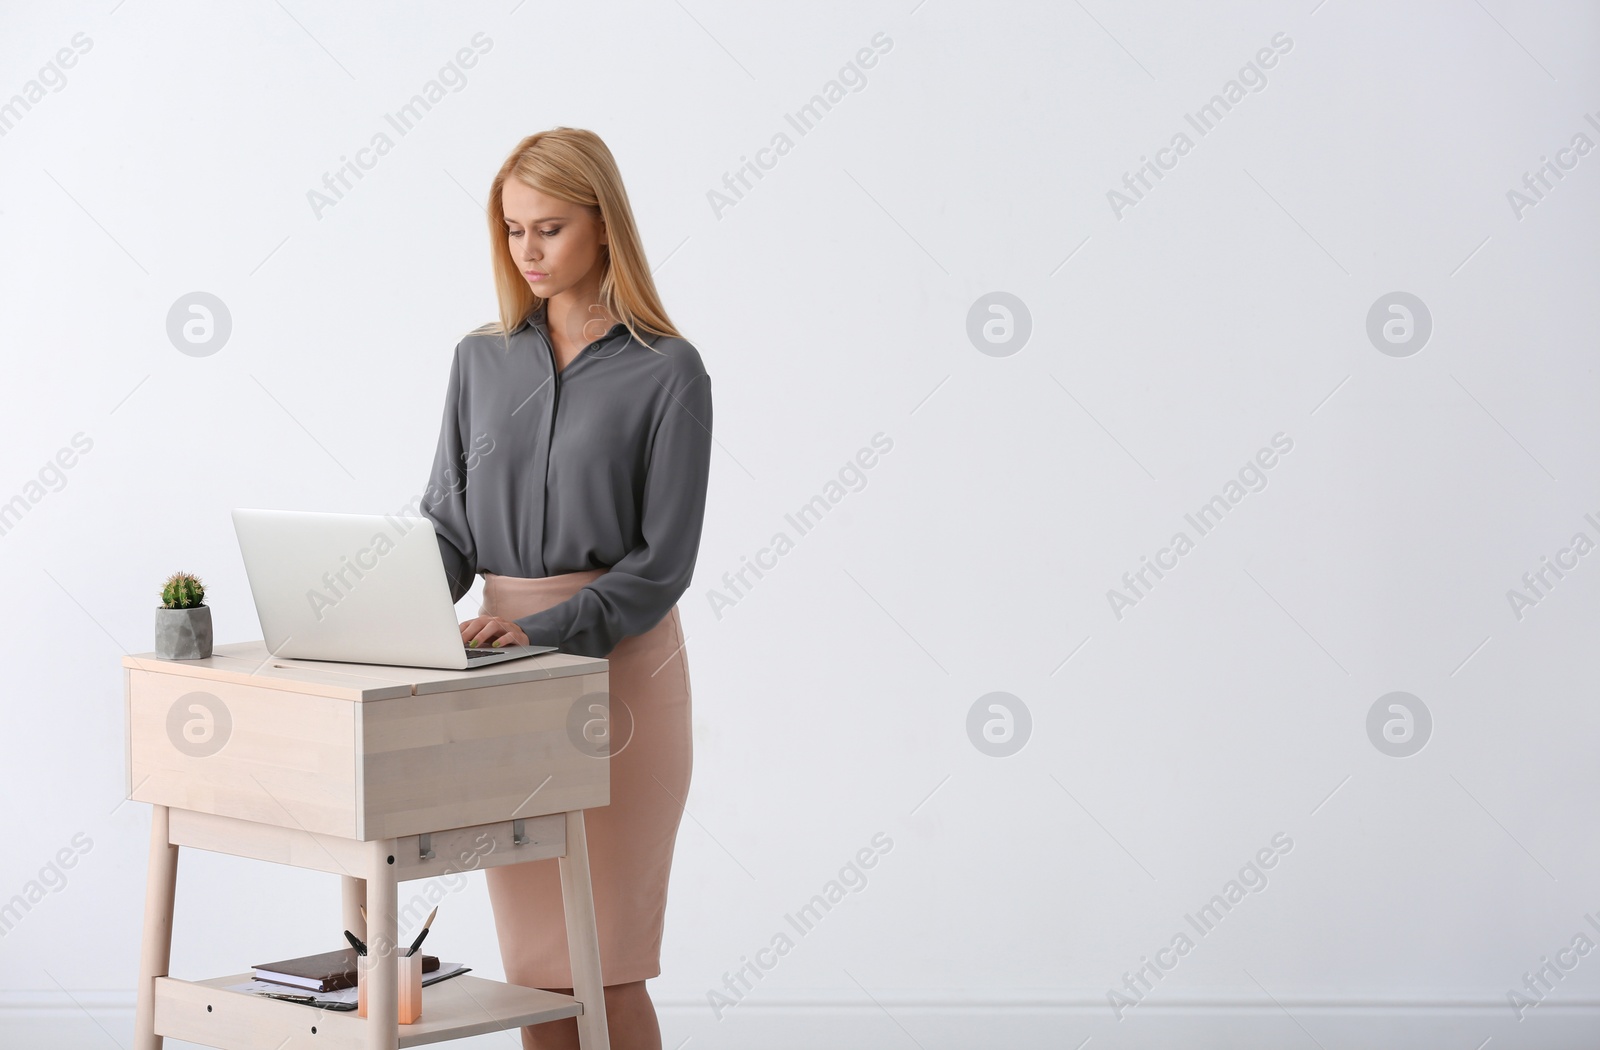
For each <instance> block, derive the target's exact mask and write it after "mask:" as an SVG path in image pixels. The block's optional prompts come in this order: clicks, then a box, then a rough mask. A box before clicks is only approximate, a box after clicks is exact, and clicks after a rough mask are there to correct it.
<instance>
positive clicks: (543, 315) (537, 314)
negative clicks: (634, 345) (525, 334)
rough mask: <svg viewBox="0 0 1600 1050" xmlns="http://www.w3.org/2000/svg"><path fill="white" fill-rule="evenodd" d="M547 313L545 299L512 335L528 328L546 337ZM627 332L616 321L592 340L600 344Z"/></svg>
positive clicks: (547, 302)
mask: <svg viewBox="0 0 1600 1050" xmlns="http://www.w3.org/2000/svg"><path fill="white" fill-rule="evenodd" d="M549 313H550V300H548V299H546V300H545V301H544V302H542V303H540V304H539V305H538V306H537V307H535V308H534V310H533V311H532V312H531V313H529V314H528V316H527V317H524V318H523V319H522V323H521V324H519V325H517V327H516V328H514V329H512V334H513V335H514V334H516V333H517V332H520V331H522V329H524V328H530V327H531V328H538V329H541V330H543V331H544V332H545V333H546V335H548V334H549V331H550V327H549V324H548V318H549ZM627 330H628V326H627V325H625V324H623V323H622V322H621V321H618V322H617V323H616V324H614V325H612V326H611V330H610V331H608V332H607V333H606V334H605V335H603V336H601V337H600V339H596V340H594V342H600V341H601V340H603V339H610V338H611V337H612V336H614V335H616V334H617V333H618V332H626V331H627Z"/></svg>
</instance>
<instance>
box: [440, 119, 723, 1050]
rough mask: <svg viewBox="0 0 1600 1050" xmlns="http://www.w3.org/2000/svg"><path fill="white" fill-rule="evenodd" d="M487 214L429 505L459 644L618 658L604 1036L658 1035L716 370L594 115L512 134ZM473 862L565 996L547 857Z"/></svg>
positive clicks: (530, 976)
mask: <svg viewBox="0 0 1600 1050" xmlns="http://www.w3.org/2000/svg"><path fill="white" fill-rule="evenodd" d="M489 231H490V248H491V253H490V254H491V258H492V260H493V266H494V279H495V287H496V291H497V293H498V296H499V313H500V320H499V321H498V322H494V323H491V324H488V325H485V326H483V327H482V328H479V329H477V330H475V331H473V332H471V333H469V334H468V335H467V336H466V337H465V338H464V339H462V341H461V343H460V344H459V345H458V346H457V347H456V351H455V360H454V362H453V363H452V364H451V366H450V383H449V388H448V392H447V395H446V400H445V412H444V424H443V427H442V429H441V432H440V435H439V447H438V452H437V454H436V456H435V458H434V463H433V473H432V478H431V480H430V484H429V490H428V491H429V492H430V493H434V492H437V493H440V494H441V495H440V496H439V498H438V500H437V502H432V501H430V500H424V511H425V513H426V514H427V515H428V517H429V518H430V519H432V521H433V523H434V527H435V529H436V531H437V533H438V537H439V550H440V553H441V554H442V555H443V558H444V564H445V571H446V573H447V574H448V576H449V578H450V587H451V595H452V597H453V598H455V599H456V600H457V601H459V600H460V599H461V597H462V596H463V595H465V594H466V592H467V591H468V589H469V587H470V584H471V578H472V574H473V573H474V572H481V573H482V574H483V577H484V591H483V606H482V609H481V610H480V612H481V614H482V615H479V616H477V617H474V618H473V619H471V620H468V621H466V622H465V623H463V624H462V625H461V638H462V640H463V641H464V642H465V643H467V644H469V645H473V644H476V645H527V644H534V645H553V646H556V647H557V648H558V649H560V650H561V651H562V652H567V653H576V654H578V655H580V656H597V657H605V658H607V659H609V660H610V661H611V664H610V687H611V713H612V721H613V724H614V730H613V736H614V739H613V742H612V745H611V757H610V759H609V761H610V765H611V804H610V805H608V806H605V807H602V808H599V809H592V810H589V811H588V812H587V814H586V816H585V823H586V825H587V831H588V839H589V864H590V872H591V879H592V882H593V885H594V902H595V923H596V926H597V927H598V931H599V938H600V969H601V980H602V983H603V984H604V985H605V1000H606V1020H607V1026H608V1028H609V1029H610V1036H611V1045H612V1046H613V1047H616V1048H617V1050H633V1048H648V1050H659V1048H660V1046H661V1034H660V1029H659V1028H658V1026H657V1021H656V1014H655V1008H654V1006H653V1005H652V1004H651V1002H650V998H649V995H648V994H647V993H646V991H645V984H644V982H645V979H646V978H650V977H656V976H658V975H659V974H660V973H661V964H660V953H661V936H662V925H663V919H664V916H665V912H666V899H667V875H668V872H669V870H670V868H671V866H672V850H673V843H674V840H675V839H676V837H677V831H678V824H679V819H680V816H681V812H682V806H683V801H684V799H685V798H686V797H687V794H688V790H689V773H690V767H691V760H692V748H691V736H690V725H689V700H690V697H689V671H688V664H687V654H686V653H685V651H684V648H683V631H682V629H681V627H680V625H679V620H678V610H677V606H676V604H675V603H676V602H677V600H678V598H679V596H680V595H682V594H683V592H684V590H685V589H686V588H687V587H688V585H689V578H690V575H691V574H692V573H693V570H694V563H695V555H696V553H697V551H698V549H699V545H700V529H701V523H702V521H703V519H704V514H705V498H706V481H707V476H708V473H709V468H710V458H711V379H710V377H708V376H707V375H706V372H705V368H704V367H703V366H702V364H701V361H700V354H699V352H698V351H696V349H695V348H694V347H693V346H692V345H691V344H690V343H688V342H687V341H685V340H684V339H683V338H682V337H681V336H680V335H679V334H678V331H677V329H675V328H674V327H673V326H672V322H671V321H670V320H668V318H667V315H666V311H665V310H663V309H662V307H661V303H660V300H659V299H658V298H657V297H656V290H655V284H654V282H653V281H652V280H651V278H650V270H649V267H648V266H647V265H646V263H645V257H644V252H643V250H642V249H641V247H640V245H639V236H638V233H637V232H636V230H635V228H634V223H633V215H632V213H631V211H630V208H629V204H628V197H627V193H626V192H625V191H624V190H623V187H622V179H621V177H620V175H619V174H618V173H617V167H616V162H615V160H613V158H612V156H611V152H610V150H608V149H607V148H606V146H605V143H603V142H602V141H601V140H600V138H599V137H598V136H597V135H595V134H594V133H593V132H589V131H584V130H580V129H576V128H564V127H562V128H555V129H553V130H551V131H544V132H540V133H539V134H537V135H530V136H529V137H527V138H525V139H523V140H522V142H520V143H518V144H517V147H516V149H515V150H513V151H512V153H511V156H510V157H508V158H507V159H506V162H505V163H504V164H503V165H501V167H500V171H499V173H498V174H496V175H495V178H494V182H493V184H492V185H491V186H490V190H489ZM485 435H486V436H488V437H489V438H490V439H491V440H490V442H489V444H488V446H487V450H485V449H484V447H483V446H482V445H481V444H480V441H481V438H482V437H483V436H485ZM469 443H470V445H471V450H470V451H471V452H472V459H471V461H470V463H469V461H468V452H469V447H468V446H469ZM462 477H465V478H466V484H465V485H451V484H448V483H447V482H448V481H449V479H452V478H454V479H457V480H459V479H460V478H462ZM630 716H631V724H630ZM485 877H486V878H487V880H488V886H489V899H490V902H491V904H492V905H493V907H494V916H495V926H496V930H497V933H498V935H499V939H500V954H501V958H502V960H503V961H504V964H505V970H506V978H507V980H509V981H510V982H511V983H513V984H519V985H523V986H525V987H530V988H546V989H551V990H555V991H560V992H563V993H566V994H571V992H572V975H571V970H570V968H569V964H568V958H567V937H566V925H565V919H564V913H563V909H562V902H561V881H560V875H559V871H558V868H557V862H556V861H555V860H544V861H533V862H530V863H526V864H512V865H505V866H502V867H494V868H488V869H485ZM577 1032H578V1028H577V1023H576V1022H575V1021H573V1020H571V1019H564V1020H561V1021H555V1022H550V1023H547V1024H543V1025H536V1026H531V1027H527V1028H524V1029H523V1030H522V1043H523V1046H524V1047H527V1048H546V1047H552V1048H553V1047H576V1046H577V1045H578V1035H577Z"/></svg>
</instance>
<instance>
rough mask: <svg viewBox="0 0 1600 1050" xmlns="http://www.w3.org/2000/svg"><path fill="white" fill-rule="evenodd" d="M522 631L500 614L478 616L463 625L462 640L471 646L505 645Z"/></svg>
mask: <svg viewBox="0 0 1600 1050" xmlns="http://www.w3.org/2000/svg"><path fill="white" fill-rule="evenodd" d="M520 632H521V628H518V627H515V626H514V625H512V624H510V623H507V622H506V621H505V620H502V619H500V618H499V617H498V616H476V617H473V618H472V619H470V620H467V621H466V622H465V623H463V624H462V625H461V640H462V641H463V642H465V643H466V644H467V645H471V646H480V645H483V646H503V645H507V644H510V643H511V642H512V641H513V640H514V637H515V635H516V634H518V633H520Z"/></svg>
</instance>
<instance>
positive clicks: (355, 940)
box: [344, 930, 367, 955]
mask: <svg viewBox="0 0 1600 1050" xmlns="http://www.w3.org/2000/svg"><path fill="white" fill-rule="evenodd" d="M344 939H345V940H347V941H349V942H350V944H351V946H352V947H353V948H355V950H356V954H357V955H365V954H367V946H366V945H365V944H362V943H361V938H359V937H357V936H356V935H355V934H353V933H351V932H350V931H349V930H346V931H344Z"/></svg>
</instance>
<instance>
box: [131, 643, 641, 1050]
mask: <svg viewBox="0 0 1600 1050" xmlns="http://www.w3.org/2000/svg"><path fill="white" fill-rule="evenodd" d="M122 666H123V668H124V678H125V684H126V693H125V695H126V703H127V748H128V798H130V799H133V800H135V801H139V802H148V803H150V804H151V805H152V807H153V816H152V819H151V835H150V868H149V880H148V883H147V885H146V890H145V917H144V947H143V951H142V953H141V957H140V963H139V993H138V1009H137V1013H136V1017H135V1037H134V1046H135V1050H161V1047H162V1044H163V1038H164V1037H165V1036H169V1035H170V1036H172V1037H173V1038H175V1039H183V1040H187V1041H190V1042H195V1043H201V1044H204V1045H207V1046H215V1047H224V1048H229V1050H295V1048H297V1047H316V1048H318V1050H380V1048H381V1050H395V1048H396V1047H405V1046H417V1045H421V1044H423V1043H435V1042H440V1041H443V1040H446V1039H458V1038H462V1037H465V1036H471V1035H478V1034H482V1033H486V1032H494V1031H501V1030H504V1029H514V1028H517V1027H520V1026H522V1025H530V1024H539V1023H542V1022H545V1021H553V1020H557V1019H560V1018H563V1017H576V1018H577V1021H578V1033H579V1038H580V1042H581V1044H582V1046H583V1047H584V1050H609V1042H608V1037H607V1032H606V1013H605V1000H604V993H603V992H602V990H601V983H600V952H599V940H598V938H597V936H596V933H595V925H594V897H593V894H592V892H591V888H590V882H589V855H588V846H587V841H586V839H585V837H584V825H583V811H584V810H585V809H588V808H591V807H595V806H604V805H607V804H609V802H610V798H611V781H610V766H609V757H608V755H607V754H605V753H598V754H597V753H596V752H597V750H599V751H601V752H603V751H604V745H603V744H599V745H598V746H597V745H596V744H595V743H594V741H597V740H601V739H603V737H602V735H601V734H599V733H596V732H595V730H596V729H597V728H603V727H604V725H605V724H606V723H605V722H604V720H605V719H606V718H607V717H608V713H609V697H608V685H609V675H608V672H609V666H610V665H609V663H608V662H607V661H605V660H596V659H590V658H588V657H582V656H571V655H568V654H565V653H546V654H544V655H542V656H533V657H526V658H524V659H521V660H511V661H507V662H505V663H502V664H498V665H495V666H493V667H485V668H482V669H480V670H473V671H439V670H430V669H427V668H409V667H387V666H380V665H373V664H346V663H332V662H322V661H309V660H286V659H282V658H274V657H271V656H270V654H269V653H268V652H267V649H266V646H265V645H264V644H263V643H262V642H260V641H255V642H239V643H236V644H233V645H221V646H217V647H216V649H215V651H214V653H213V655H212V656H210V657H209V658H207V659H204V660H163V659H161V658H159V657H157V656H156V655H155V654H154V653H142V654H139V655H136V656H126V657H124V658H123V661H122ZM183 846H187V847H190V848H192V849H205V850H211V851H214V852H218V853H228V854H232V855H234V856H239V857H250V858H254V859H256V860H265V861H273V862H276V863H279V864H289V865H293V866H295V867H300V868H312V869H315V870H318V871H327V872H332V873H334V874H336V875H339V876H340V878H341V880H342V897H343V916H344V924H345V926H346V927H348V928H349V929H350V930H351V931H352V932H353V933H355V934H356V935H357V936H358V937H361V938H362V939H363V940H365V942H366V943H367V947H368V953H367V955H366V956H365V957H363V958H361V959H360V960H359V962H358V965H360V966H361V968H362V971H363V980H365V981H367V982H368V987H367V1005H368V1010H367V1017H365V1018H363V1017H358V1016H357V1015H356V1014H355V1013H354V1012H339V1011H331V1010H323V1009H320V1008H317V1007H313V1006H306V1005H304V1004H300V1003H291V1002H285V1001H282V1000H274V999H266V998H262V997H260V996H256V995H251V994H248V993H243V992H229V991H224V990H223V989H224V987H225V986H226V985H230V984H239V983H241V982H243V981H246V980H249V979H250V978H251V977H252V974H250V973H248V972H246V973H236V974H231V975H228V976H223V977H215V978H212V979H209V980H202V981H181V980H178V979H177V978H174V977H171V976H169V975H168V972H167V971H168V967H169V965H170V962H171V954H172V914H173V906H174V903H175V898H176V894H177V873H178V849H179V848H180V847H183ZM550 857H558V858H560V861H559V863H560V869H561V888H562V894H563V901H564V904H565V908H566V922H567V944H568V949H569V952H570V959H571V964H572V981H573V994H572V995H570V996H568V995H560V994H557V993H554V992H547V991H543V990H540V989H535V988H522V987H518V986H516V985H510V984H504V983H502V982H499V981H489V980H484V979H483V978H480V977H474V976H472V975H470V974H464V975H462V976H460V977H452V978H449V979H447V980H445V981H441V982H439V983H438V984H435V985H431V986H428V987H425V988H424V989H423V992H422V998H423V1003H422V1017H421V1018H420V1019H419V1021H418V1022H417V1023H415V1024H409V1025H401V1024H400V1023H399V1021H398V1017H397V1011H398V1001H397V1000H398V985H397V973H396V967H395V962H394V960H395V958H396V957H397V956H398V955H399V954H402V953H403V952H404V951H405V949H406V947H407V946H408V945H406V944H398V941H397V936H398V919H399V917H398V915H397V914H396V911H397V908H398V900H399V891H398V886H399V883H401V882H404V881H406V880H408V879H422V878H428V877H430V876H436V875H446V874H451V873H453V872H457V871H463V870H471V869H474V868H479V867H491V866H494V865H499V864H520V863H524V862H526V861H531V860H543V859H547V858H550ZM363 904H364V905H365V906H366V911H367V919H368V922H363V921H362V918H361V913H360V910H359V909H360V907H361V906H362V905H363ZM281 906H282V907H284V908H285V909H286V908H288V907H289V903H288V902H283V903H282V905H281ZM414 921H420V918H416V919H414ZM328 933H329V935H330V936H328V937H327V938H326V941H327V943H326V944H317V945H307V954H310V953H312V952H316V951H326V950H328V949H329V948H332V947H338V946H339V944H338V942H339V941H340V940H341V938H340V937H339V935H338V934H339V931H336V930H330V931H328ZM430 941H431V943H428V944H425V945H424V947H425V948H426V949H428V950H430V951H432V952H433V953H434V954H439V951H438V950H437V949H436V947H435V946H436V945H437V944H438V941H437V939H434V938H430ZM397 945H398V947H397ZM239 951H240V953H241V956H248V955H249V949H248V948H247V947H246V946H243V945H241V946H240V947H239Z"/></svg>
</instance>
